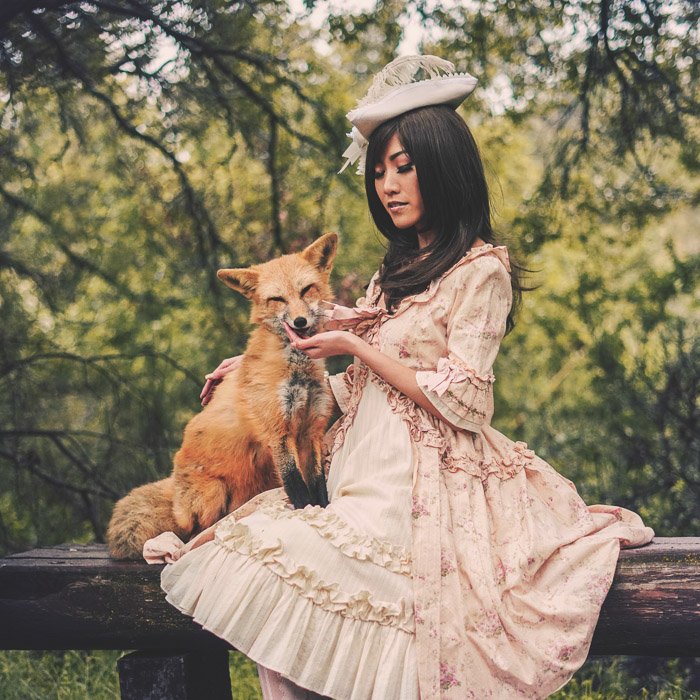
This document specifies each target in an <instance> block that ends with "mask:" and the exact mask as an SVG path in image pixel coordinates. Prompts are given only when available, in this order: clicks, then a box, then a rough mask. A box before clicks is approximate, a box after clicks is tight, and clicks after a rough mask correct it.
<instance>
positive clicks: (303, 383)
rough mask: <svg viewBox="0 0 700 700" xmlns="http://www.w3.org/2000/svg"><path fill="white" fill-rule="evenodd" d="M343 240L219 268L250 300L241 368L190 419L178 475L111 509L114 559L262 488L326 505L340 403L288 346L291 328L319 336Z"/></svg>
mask: <svg viewBox="0 0 700 700" xmlns="http://www.w3.org/2000/svg"><path fill="white" fill-rule="evenodd" d="M337 246H338V236H337V235H336V234H335V233H327V234H325V235H323V236H321V237H320V238H319V239H318V240H316V241H314V243H312V244H311V245H309V246H308V247H307V248H305V249H304V250H303V251H302V252H300V253H295V254H292V255H284V256H282V257H280V258H277V259H275V260H271V261H270V262H267V263H262V264H260V265H254V266H253V267H250V268H246V269H237V270H219V271H218V273H217V275H218V277H219V279H220V280H222V281H223V282H225V283H226V284H227V285H228V286H229V287H232V288H233V289H235V290H236V291H238V292H240V293H241V294H243V295H244V296H245V297H247V298H248V299H250V300H251V301H252V302H253V303H252V309H251V321H252V323H254V324H256V325H257V327H256V328H255V330H253V332H252V333H251V336H250V339H249V341H248V345H247V347H246V350H245V353H244V355H243V357H242V359H241V362H240V365H239V366H238V367H237V368H236V369H235V370H234V371H232V372H231V373H230V374H228V375H226V377H225V378H224V380H223V381H222V383H221V384H220V386H218V387H217V389H216V392H215V393H214V396H213V397H212V400H211V401H210V402H209V403H208V404H207V405H206V406H205V408H204V409H203V410H202V411H201V413H199V414H197V415H196V416H195V417H194V418H192V419H191V420H190V421H189V423H188V424H187V426H186V427H185V432H184V436H183V440H182V446H181V447H180V450H179V451H178V452H177V454H176V455H175V464H174V468H173V472H172V474H171V476H169V477H167V478H166V479H162V480H161V481H157V482H155V483H151V484H145V485H144V486H140V487H138V488H136V489H134V490H133V491H131V492H130V493H129V494H127V495H126V496H125V497H124V498H122V499H121V500H120V501H119V502H118V503H117V504H116V506H115V507H114V512H113V514H112V519H111V521H110V524H109V528H108V531H107V541H108V544H109V550H110V554H111V555H112V556H113V557H114V558H117V559H130V558H139V557H141V553H142V550H143V545H144V542H145V541H146V540H148V539H150V538H151V537H155V536H156V535H158V534H160V533H161V532H165V531H168V530H172V531H173V532H175V534H177V535H178V536H179V537H181V538H182V539H187V538H189V537H191V536H192V535H193V534H195V533H196V532H198V531H200V530H203V529H205V528H207V527H209V526H210V525H212V524H213V523H214V522H216V521H217V520H218V519H219V518H221V517H223V516H224V515H226V514H227V513H229V512H231V511H232V510H235V509H236V508H238V507H239V506H240V505H242V504H243V503H245V502H246V501H248V500H250V499H251V498H252V497H253V496H256V495H257V494H258V493H261V492H262V491H266V490H268V489H271V488H275V487H277V486H280V485H283V486H284V487H285V490H286V492H287V495H288V496H289V499H290V501H291V502H292V503H293V504H294V506H295V507H296V508H303V507H304V506H306V505H308V504H313V505H320V506H324V507H325V506H326V505H328V494H327V491H326V482H325V478H324V474H323V470H322V468H321V444H322V439H323V435H324V431H325V428H326V424H327V423H328V420H329V418H330V415H331V411H332V407H333V401H332V398H331V395H330V389H329V388H328V383H327V382H326V381H325V378H324V364H323V361H322V360H312V359H311V358H310V357H308V356H307V355H305V354H304V353H303V352H301V351H300V350H297V349H295V348H293V347H292V346H291V345H290V342H289V338H288V335H287V332H286V328H285V327H290V328H293V330H294V332H295V333H296V334H297V335H300V336H308V335H311V334H313V333H314V332H316V330H317V329H318V327H319V326H320V323H321V321H322V318H323V312H322V310H321V308H320V305H319V302H320V301H321V300H324V299H329V298H330V287H329V275H330V271H331V267H332V263H333V258H334V257H335V253H336V249H337Z"/></svg>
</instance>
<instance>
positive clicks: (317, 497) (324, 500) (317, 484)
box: [309, 474, 328, 508]
mask: <svg viewBox="0 0 700 700" xmlns="http://www.w3.org/2000/svg"><path fill="white" fill-rule="evenodd" d="M309 490H310V491H311V496H312V498H313V500H314V505H317V506H321V508H325V507H326V506H327V505H328V489H327V488H326V480H325V478H324V477H323V474H319V475H318V476H315V477H314V479H313V482H312V483H311V488H310V489H309Z"/></svg>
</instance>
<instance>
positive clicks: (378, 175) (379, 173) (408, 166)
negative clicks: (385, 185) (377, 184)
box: [374, 163, 414, 180]
mask: <svg viewBox="0 0 700 700" xmlns="http://www.w3.org/2000/svg"><path fill="white" fill-rule="evenodd" d="M413 167H414V166H413V163H405V164H404V165H399V166H398V167H397V168H396V172H397V173H407V172H409V171H411V170H413ZM383 177H384V171H383V170H375V171H374V179H375V180H381V179H382V178H383Z"/></svg>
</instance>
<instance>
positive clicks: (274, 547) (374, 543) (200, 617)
mask: <svg viewBox="0 0 700 700" xmlns="http://www.w3.org/2000/svg"><path fill="white" fill-rule="evenodd" d="M412 479H413V455H412V449H411V443H410V439H409V435H408V430H407V427H406V425H405V423H404V422H403V421H402V420H401V418H400V417H399V416H398V415H396V414H395V413H393V412H392V411H391V410H389V407H388V405H387V400H386V396H385V394H384V393H383V392H382V391H381V389H379V388H378V387H377V386H375V385H373V384H368V385H367V386H366V387H365V391H364V392H363V395H362V398H361V399H360V403H359V405H358V409H357V414H356V415H355V419H354V422H353V425H352V427H351V428H350V429H349V430H348V432H347V434H346V436H345V441H344V443H343V445H342V447H341V448H340V449H339V450H338V451H337V452H336V453H335V455H334V457H333V460H332V462H331V466H330V470H329V476H328V493H329V498H330V505H329V506H328V507H327V508H325V509H323V508H320V507H318V506H307V507H306V508H304V509H299V510H294V509H293V508H292V506H291V505H290V504H289V502H288V500H287V498H286V495H285V493H284V490H283V489H275V490H273V491H268V492H266V493H264V494H261V495H260V496H258V497H257V498H256V499H253V501H251V502H249V503H248V504H246V505H245V506H243V507H242V508H241V509H239V511H236V512H234V513H232V514H231V515H229V516H227V517H226V518H224V519H223V520H222V521H221V522H220V524H219V525H218V527H217V529H216V534H215V538H214V540H213V541H210V542H208V543H206V544H204V545H202V546H200V547H198V548H195V549H193V550H191V551H190V552H188V553H187V554H185V555H184V556H183V557H182V558H181V559H180V560H179V561H177V562H176V563H174V564H171V565H169V566H167V567H166V568H165V569H164V571H163V574H162V586H163V589H164V590H165V591H166V592H167V600H168V601H169V602H170V603H172V604H173V605H174V606H176V607H177V608H178V609H179V610H181V611H182V612H183V613H185V614H187V615H190V616H192V617H193V618H194V620H195V622H197V623H199V624H200V625H202V626H203V627H204V628H205V629H208V630H210V631H211V632H213V633H214V634H216V635H217V636H219V637H222V638H223V639H225V640H226V641H228V642H229V643H230V644H231V645H233V646H234V647H235V648H236V649H238V650H239V651H242V652H243V653H244V654H246V655H247V656H248V657H250V658H251V659H253V660H254V661H256V662H257V663H259V664H261V665H263V666H265V667H267V668H269V669H272V670H274V671H277V672H279V673H281V674H282V675H283V676H285V677H287V678H290V679H291V680H292V681H294V683H296V684H297V685H299V686H301V687H303V688H307V689H309V690H313V691H314V692H316V693H319V694H321V695H325V696H328V697H331V698H344V699H345V698H348V699H352V700H359V699H363V700H366V699H369V698H372V699H374V700H380V699H381V700H391V698H396V699H399V698H400V699H401V700H413V699H417V698H418V697H419V693H418V677H417V665H416V659H415V648H414V647H415V636H414V629H415V623H414V614H413V585H412V584H413V582H412V577H411V488H412ZM251 511H252V512H251ZM241 512H245V513H250V514H248V515H245V516H243V517H242V516H241Z"/></svg>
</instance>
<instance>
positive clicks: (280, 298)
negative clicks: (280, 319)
mask: <svg viewBox="0 0 700 700" xmlns="http://www.w3.org/2000/svg"><path fill="white" fill-rule="evenodd" d="M268 301H281V302H282V303H283V304H284V303H285V302H286V301H287V300H286V299H285V298H284V297H270V298H269V299H268Z"/></svg>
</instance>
